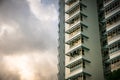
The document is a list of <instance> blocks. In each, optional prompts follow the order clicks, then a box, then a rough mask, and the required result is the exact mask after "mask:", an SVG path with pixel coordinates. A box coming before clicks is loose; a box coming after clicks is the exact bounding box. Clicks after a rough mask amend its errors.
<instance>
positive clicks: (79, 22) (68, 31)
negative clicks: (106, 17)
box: [65, 21, 88, 34]
mask: <svg viewBox="0 0 120 80" xmlns="http://www.w3.org/2000/svg"><path fill="white" fill-rule="evenodd" d="M78 27H80V28H81V27H84V28H88V26H86V25H84V24H83V23H82V22H81V21H78V22H76V23H75V24H74V25H71V26H70V27H69V28H67V29H66V30H65V32H66V33H67V34H70V33H71V32H73V31H74V30H75V29H76V28H78ZM80 31H81V30H80Z"/></svg>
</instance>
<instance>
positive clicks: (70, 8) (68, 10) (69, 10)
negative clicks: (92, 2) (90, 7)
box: [66, 0, 80, 14]
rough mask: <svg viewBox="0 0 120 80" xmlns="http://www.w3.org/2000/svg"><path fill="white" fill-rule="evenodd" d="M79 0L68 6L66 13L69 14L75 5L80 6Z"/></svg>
mask: <svg viewBox="0 0 120 80" xmlns="http://www.w3.org/2000/svg"><path fill="white" fill-rule="evenodd" d="M79 3H80V2H79V0H78V1H76V2H75V3H73V4H72V5H70V6H69V7H68V9H67V10H66V13H67V14H69V13H70V12H71V11H72V10H73V9H74V8H75V7H77V6H79Z"/></svg>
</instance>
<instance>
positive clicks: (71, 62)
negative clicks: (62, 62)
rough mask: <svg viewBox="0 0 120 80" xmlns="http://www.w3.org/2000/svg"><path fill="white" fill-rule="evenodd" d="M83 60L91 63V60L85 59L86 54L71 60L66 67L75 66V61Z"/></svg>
mask: <svg viewBox="0 0 120 80" xmlns="http://www.w3.org/2000/svg"><path fill="white" fill-rule="evenodd" d="M83 61H85V62H88V63H90V61H89V60H87V59H85V58H84V56H78V57H76V58H75V59H72V60H70V61H69V62H68V63H67V64H66V67H67V68H71V66H73V65H74V64H75V63H78V62H80V63H82V62H83Z"/></svg>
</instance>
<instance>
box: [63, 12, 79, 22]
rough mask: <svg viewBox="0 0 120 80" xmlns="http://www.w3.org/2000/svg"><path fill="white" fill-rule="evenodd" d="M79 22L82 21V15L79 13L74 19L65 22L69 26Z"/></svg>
mask: <svg viewBox="0 0 120 80" xmlns="http://www.w3.org/2000/svg"><path fill="white" fill-rule="evenodd" d="M78 21H80V13H77V14H75V15H73V16H72V17H70V18H68V19H66V20H65V22H66V23H68V24H71V23H72V24H74V23H76V22H78Z"/></svg>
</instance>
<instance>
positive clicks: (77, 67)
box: [70, 64, 82, 73]
mask: <svg viewBox="0 0 120 80" xmlns="http://www.w3.org/2000/svg"><path fill="white" fill-rule="evenodd" d="M81 67H82V65H80V64H79V65H77V66H75V67H74V68H72V69H70V73H72V72H74V71H76V70H78V69H80V68H81Z"/></svg>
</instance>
